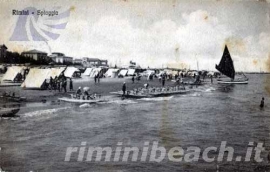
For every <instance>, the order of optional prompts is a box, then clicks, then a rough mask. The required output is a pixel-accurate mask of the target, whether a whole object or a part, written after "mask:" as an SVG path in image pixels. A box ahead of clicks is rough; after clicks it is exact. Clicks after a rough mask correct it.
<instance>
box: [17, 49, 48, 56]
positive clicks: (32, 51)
mask: <svg viewBox="0 0 270 172" xmlns="http://www.w3.org/2000/svg"><path fill="white" fill-rule="evenodd" d="M22 54H46V55H47V53H46V52H43V51H39V50H36V49H34V50H30V51H24V52H22Z"/></svg>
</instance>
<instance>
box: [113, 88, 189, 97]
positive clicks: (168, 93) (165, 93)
mask: <svg viewBox="0 0 270 172" xmlns="http://www.w3.org/2000/svg"><path fill="white" fill-rule="evenodd" d="M189 92H190V90H175V91H162V92H149V93H145V94H143V93H139V94H134V93H133V92H130V93H127V94H125V95H123V92H122V91H118V92H110V93H111V94H114V95H118V96H122V97H126V98H136V99H140V98H150V97H165V96H172V95H177V94H186V93H189Z"/></svg>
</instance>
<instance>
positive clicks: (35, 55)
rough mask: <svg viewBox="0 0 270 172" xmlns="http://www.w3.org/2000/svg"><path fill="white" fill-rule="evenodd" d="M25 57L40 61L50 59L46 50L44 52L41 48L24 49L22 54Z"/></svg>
mask: <svg viewBox="0 0 270 172" xmlns="http://www.w3.org/2000/svg"><path fill="white" fill-rule="evenodd" d="M21 55H22V56H24V57H27V58H29V59H31V60H35V61H38V62H43V61H46V60H47V59H48V56H47V53H46V52H42V51H39V50H35V49H34V50H30V51H24V52H22V54H21Z"/></svg>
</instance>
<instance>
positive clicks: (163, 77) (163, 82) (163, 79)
mask: <svg viewBox="0 0 270 172" xmlns="http://www.w3.org/2000/svg"><path fill="white" fill-rule="evenodd" d="M164 86H165V75H164V74H163V75H162V87H164Z"/></svg>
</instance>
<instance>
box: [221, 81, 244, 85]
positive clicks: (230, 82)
mask: <svg viewBox="0 0 270 172" xmlns="http://www.w3.org/2000/svg"><path fill="white" fill-rule="evenodd" d="M217 83H218V84H248V81H217Z"/></svg>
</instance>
